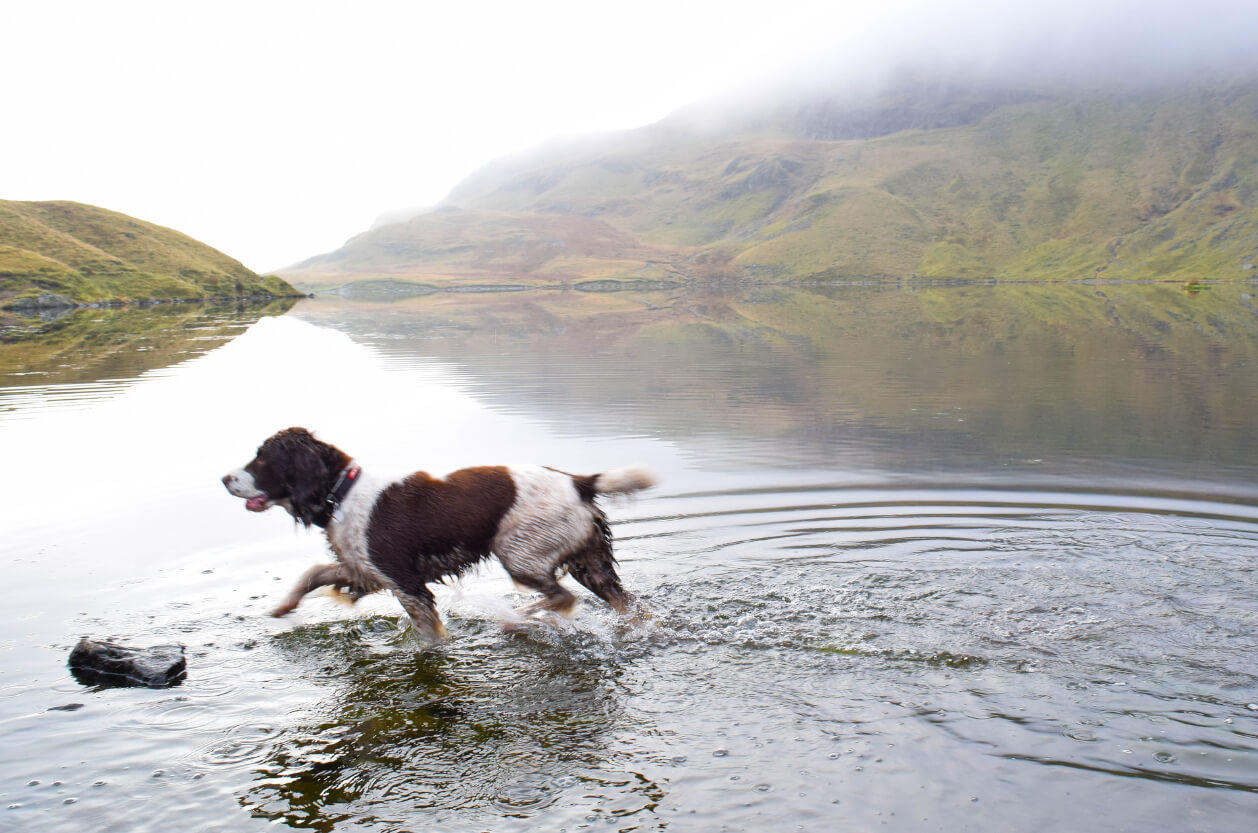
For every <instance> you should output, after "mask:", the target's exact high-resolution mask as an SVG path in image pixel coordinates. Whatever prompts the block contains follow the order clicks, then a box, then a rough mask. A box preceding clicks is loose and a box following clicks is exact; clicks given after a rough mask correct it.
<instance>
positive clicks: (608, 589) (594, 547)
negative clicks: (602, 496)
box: [564, 513, 649, 618]
mask: <svg viewBox="0 0 1258 833" xmlns="http://www.w3.org/2000/svg"><path fill="white" fill-rule="evenodd" d="M594 524H595V528H594V531H593V533H592V534H591V535H590V538H589V540H587V541H586V542H585V545H584V546H582V547H581V549H579V550H577V551H576V552H574V553H573V554H572V555H570V556H568V559H567V561H565V562H564V565H565V566H566V567H567V568H568V572H569V574H571V576H572V577H573V578H574V579H576V580H577V581H578V582H579V583H580V584H581V585H582V586H584V587H585V588H587V589H588V590H590V592H592V593H593V594H594V595H596V596H598V597H599V598H600V599H602V600H603V601H605V602H607V604H609V605H611V607H612V609H613V610H615V611H616V612H617V613H619V614H621V615H630V614H632V615H633V616H634V618H647V617H648V616H649V614H648V613H647V611H646V609H645V608H644V607H643V606H642V603H641V602H639V601H638V599H637V597H636V596H634V595H633V594H632V593H630V592H629V591H628V590H626V589H625V588H624V586H623V585H621V583H620V576H618V575H616V559H615V557H614V556H613V555H612V533H611V527H610V526H609V525H608V523H607V518H605V517H603V515H602V513H599V514H598V515H597V516H596V517H595V519H594Z"/></svg>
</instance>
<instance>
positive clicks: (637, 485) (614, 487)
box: [593, 466, 655, 495]
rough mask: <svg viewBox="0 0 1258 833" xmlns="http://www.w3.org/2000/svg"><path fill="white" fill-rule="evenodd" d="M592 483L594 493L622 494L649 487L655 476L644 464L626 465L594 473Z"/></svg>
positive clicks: (652, 483) (652, 484) (653, 483)
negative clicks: (621, 467)
mask: <svg viewBox="0 0 1258 833" xmlns="http://www.w3.org/2000/svg"><path fill="white" fill-rule="evenodd" d="M593 485H594V492H595V494H600V495H624V494H629V493H630V492H640V491H642V490H643V489H649V488H651V487H652V486H654V485H655V477H654V476H653V475H652V474H651V472H650V471H648V470H647V468H646V467H645V466H626V467H625V468H623V469H613V470H611V471H605V472H603V473H602V474H596V475H594V484H593Z"/></svg>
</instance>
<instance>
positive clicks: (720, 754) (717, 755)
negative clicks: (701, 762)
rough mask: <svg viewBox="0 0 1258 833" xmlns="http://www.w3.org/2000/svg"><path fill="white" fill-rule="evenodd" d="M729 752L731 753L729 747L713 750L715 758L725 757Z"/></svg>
mask: <svg viewBox="0 0 1258 833" xmlns="http://www.w3.org/2000/svg"><path fill="white" fill-rule="evenodd" d="M728 754H729V750H728V749H714V750H712V757H713V758H724V757H725V756H726V755H728Z"/></svg>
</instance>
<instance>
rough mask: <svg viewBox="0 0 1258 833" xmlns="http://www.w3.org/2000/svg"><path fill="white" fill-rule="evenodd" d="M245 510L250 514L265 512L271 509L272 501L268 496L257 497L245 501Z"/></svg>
mask: <svg viewBox="0 0 1258 833" xmlns="http://www.w3.org/2000/svg"><path fill="white" fill-rule="evenodd" d="M245 508H246V509H248V510H249V511H250V512H265V511H266V510H268V509H270V508H271V499H270V498H269V497H267V496H266V495H257V496H256V497H251V498H249V499H248V500H246V501H245Z"/></svg>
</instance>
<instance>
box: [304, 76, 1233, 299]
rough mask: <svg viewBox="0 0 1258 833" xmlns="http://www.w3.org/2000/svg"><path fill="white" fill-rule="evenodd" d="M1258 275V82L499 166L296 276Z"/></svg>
mask: <svg viewBox="0 0 1258 833" xmlns="http://www.w3.org/2000/svg"><path fill="white" fill-rule="evenodd" d="M570 224H571V225H570ZM577 226H579V227H580V229H581V230H580V231H578V230H577V228H576V227H577ZM595 228H597V229H598V230H597V232H595V231H593V229H595ZM574 241H580V242H578V243H577V244H576V245H573V243H574ZM1256 261H1258V80H1255V79H1242V80H1220V81H1213V82H1209V83H1205V82H1202V83H1192V84H1186V83H1185V84H1179V85H1164V86H1161V87H1158V88H1147V89H1138V90H1137V89H1125V90H1081V89H1078V88H1072V89H1062V90H1046V89H1040V90H1034V91H1027V90H1023V91H1009V90H996V89H983V88H980V87H976V86H973V85H971V86H963V85H952V86H949V85H936V86H934V87H925V86H921V85H919V86H914V87H911V88H906V89H904V90H900V91H891V92H884V93H882V94H881V95H879V96H877V97H871V98H865V99H861V100H853V99H834V100H827V99H825V98H824V97H814V98H811V99H808V100H798V101H794V102H780V103H779V104H778V105H776V106H775V107H774V108H772V109H762V110H761V111H758V112H749V113H744V114H742V115H740V116H738V117H729V116H726V117H724V118H723V121H722V123H721V124H720V126H719V127H713V125H712V123H705V121H704V119H703V118H700V117H698V116H695V115H693V114H682V115H680V116H678V117H674V118H672V119H670V120H667V121H665V122H663V123H661V124H658V125H655V126H652V127H650V128H645V129H643V130H638V131H631V132H628V133H623V134H615V135H611V136H604V137H591V138H588V139H584V140H579V141H575V142H568V143H565V144H561V145H554V146H552V147H549V148H545V149H542V150H540V151H537V152H535V153H532V154H528V155H524V156H519V157H514V158H510V159H504V160H499V161H498V162H495V163H493V164H491V165H489V166H487V167H486V168H484V169H483V170H482V171H480V172H478V173H477V174H475V175H473V176H472V177H470V178H469V179H468V180H466V181H465V182H463V183H462V184H461V185H460V186H459V187H458V188H456V189H455V191H454V192H453V193H451V195H450V196H449V198H448V199H447V200H446V202H445V204H444V205H443V206H442V207H440V208H439V209H438V210H436V211H433V212H430V213H427V214H421V215H419V216H417V217H414V218H412V219H410V220H409V221H406V222H404V223H398V224H394V225H388V226H382V227H379V228H376V229H374V230H372V231H371V232H368V233H366V234H363V235H361V236H359V237H358V238H355V239H354V240H353V241H351V242H350V244H348V245H347V246H346V247H345V248H343V249H341V250H339V251H337V252H334V253H332V254H330V255H324V256H320V257H317V258H312V259H311V260H309V261H306V262H305V263H303V264H300V265H298V266H297V267H294V268H292V269H290V270H284V272H283V274H285V275H286V276H288V277H289V278H290V279H292V280H294V281H296V282H299V283H306V284H310V285H319V284H325V285H326V284H328V283H335V282H343V281H345V280H352V279H357V278H361V277H378V276H381V275H388V276H392V277H402V278H409V279H415V280H425V281H431V282H437V283H442V282H445V283H459V282H463V283H466V282H476V281H490V282H492V281H494V280H502V279H510V280H512V281H516V282H535V283H553V282H564V281H565V280H568V279H569V277H570V276H571V275H574V274H575V275H579V276H580V277H582V278H592V277H598V278H616V277H641V276H647V277H653V276H659V275H660V274H669V275H672V276H678V275H683V276H686V277H691V278H734V279H737V278H747V277H753V278H758V279H769V280H786V279H801V278H808V277H909V276H912V275H917V276H919V277H933V278H955V277H962V278H980V277H982V278H986V277H995V278H1000V279H1008V280H1077V279H1085V278H1094V277H1102V278H1106V279H1174V280H1181V279H1182V280H1189V279H1229V278H1232V279H1234V278H1243V277H1253V276H1254V275H1255V272H1254V271H1253V264H1254V263H1255V262H1256Z"/></svg>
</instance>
